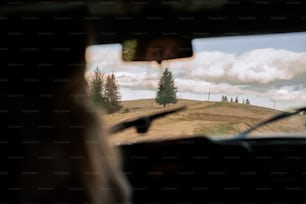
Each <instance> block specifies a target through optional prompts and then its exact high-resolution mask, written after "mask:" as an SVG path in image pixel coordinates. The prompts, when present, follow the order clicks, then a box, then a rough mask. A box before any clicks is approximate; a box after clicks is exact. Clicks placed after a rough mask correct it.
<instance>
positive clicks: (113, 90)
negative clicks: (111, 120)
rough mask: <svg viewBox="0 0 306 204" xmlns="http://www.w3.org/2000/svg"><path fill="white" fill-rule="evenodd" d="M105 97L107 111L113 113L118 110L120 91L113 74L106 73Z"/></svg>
mask: <svg viewBox="0 0 306 204" xmlns="http://www.w3.org/2000/svg"><path fill="white" fill-rule="evenodd" d="M105 98H106V105H107V111H108V112H109V113H114V112H116V111H118V110H120V108H121V106H120V104H119V100H120V98H121V97H120V93H119V84H118V82H117V80H116V78H115V75H114V74H111V75H108V76H107V77H106V82H105Z"/></svg>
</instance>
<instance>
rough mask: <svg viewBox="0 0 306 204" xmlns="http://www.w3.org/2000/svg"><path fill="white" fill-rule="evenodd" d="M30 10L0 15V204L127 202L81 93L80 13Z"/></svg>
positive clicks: (115, 161)
mask: <svg viewBox="0 0 306 204" xmlns="http://www.w3.org/2000/svg"><path fill="white" fill-rule="evenodd" d="M22 6H23V5H22ZM26 6H27V5H25V7H24V8H27V7H26ZM34 8H36V10H35V9H34V12H29V13H27V12H28V11H27V10H26V9H25V11H23V10H22V9H19V10H18V9H16V10H14V9H13V10H12V9H11V10H10V9H6V10H4V12H3V10H2V13H1V28H2V29H1V46H0V47H1V51H0V59H1V60H0V66H1V71H0V73H1V77H0V83H1V84H0V89H1V96H0V120H1V140H0V153H1V154H0V156H1V163H0V164H1V169H0V178H1V182H0V183H1V184H0V186H1V193H0V202H1V203H105V204H112V203H129V187H128V184H127V182H126V180H125V177H124V175H123V173H122V172H121V169H120V168H121V167H120V158H119V154H118V151H117V150H116V149H115V147H112V146H111V145H110V144H109V142H108V139H107V137H108V135H106V134H105V131H104V127H103V122H102V121H101V119H100V116H99V115H98V114H97V113H95V110H94V109H93V108H92V107H91V106H90V105H89V102H88V98H87V94H86V89H87V88H86V80H85V67H86V66H85V60H84V54H85V48H86V46H87V45H88V44H89V43H90V42H89V40H88V35H87V32H86V25H85V24H84V23H82V21H81V20H82V17H81V16H82V15H83V12H85V11H84V10H83V9H79V8H78V9H75V10H73V11H72V12H71V11H70V10H69V8H66V7H64V8H63V9H58V8H55V11H58V12H57V13H53V10H52V8H53V7H52V5H51V6H50V5H47V6H46V7H35V6H34ZM2 9H3V8H2ZM29 10H31V9H29ZM0 12H1V10H0Z"/></svg>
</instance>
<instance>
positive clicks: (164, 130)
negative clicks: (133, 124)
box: [104, 99, 306, 143]
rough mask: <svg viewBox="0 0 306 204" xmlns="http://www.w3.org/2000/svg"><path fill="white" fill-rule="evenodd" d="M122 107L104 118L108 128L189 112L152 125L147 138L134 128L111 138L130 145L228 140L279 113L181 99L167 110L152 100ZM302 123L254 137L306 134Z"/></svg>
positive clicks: (271, 128) (270, 128)
mask: <svg viewBox="0 0 306 204" xmlns="http://www.w3.org/2000/svg"><path fill="white" fill-rule="evenodd" d="M121 105H122V106H123V108H122V109H121V111H120V112H118V113H115V114H111V115H104V122H105V124H106V126H107V127H111V126H112V125H114V124H116V123H118V122H120V121H124V120H128V119H134V118H136V117H138V116H142V115H147V114H150V113H156V112H160V111H162V110H165V109H172V108H175V107H179V106H183V105H186V106H187V107H188V108H187V109H186V110H184V111H182V112H179V113H176V114H172V115H169V116H166V117H165V118H162V119H159V120H157V121H154V122H153V124H152V125H151V127H150V129H149V132H148V133H146V134H137V133H136V131H135V129H134V128H131V129H128V130H125V131H123V132H121V133H117V134H114V135H112V137H111V141H112V142H113V143H133V142H139V141H144V140H157V139H169V138H178V137H190V136H194V135H206V136H210V137H214V136H224V135H226V136H229V137H231V136H233V135H235V134H237V133H238V132H241V131H243V130H246V129H247V128H248V127H250V126H252V125H254V124H256V123H258V122H260V121H262V120H264V119H267V118H269V117H271V116H273V115H275V114H277V113H279V111H278V110H274V109H269V108H264V107H258V106H252V105H245V104H236V103H222V102H203V101H196V100H184V99H181V100H179V101H178V103H177V104H172V105H170V106H169V107H167V108H163V107H161V106H159V105H157V104H156V103H155V102H154V100H153V99H143V100H133V101H124V102H122V103H121ZM305 123H306V116H296V117H292V118H290V119H287V120H283V121H279V122H276V123H273V124H271V125H268V126H265V127H262V128H260V129H258V130H257V131H255V132H254V134H260V133H272V132H277V133H286V132H306V128H305V126H304V124H305Z"/></svg>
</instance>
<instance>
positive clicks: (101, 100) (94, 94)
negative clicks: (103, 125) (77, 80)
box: [89, 67, 106, 108]
mask: <svg viewBox="0 0 306 204" xmlns="http://www.w3.org/2000/svg"><path fill="white" fill-rule="evenodd" d="M89 97H90V99H91V101H92V102H93V104H94V105H96V106H98V107H101V108H105V107H106V98H105V96H104V74H103V73H101V72H100V71H99V69H98V67H97V68H96V69H95V71H94V72H93V74H92V76H91V79H90V80H89Z"/></svg>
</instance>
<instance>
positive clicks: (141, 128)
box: [110, 106, 186, 134]
mask: <svg viewBox="0 0 306 204" xmlns="http://www.w3.org/2000/svg"><path fill="white" fill-rule="evenodd" d="M184 109H186V106H182V107H179V108H176V109H172V110H165V111H162V112H159V113H154V114H152V115H148V116H142V117H139V118H136V119H134V120H131V121H124V122H121V123H118V124H116V125H114V126H112V127H111V129H110V133H111V134H113V133H117V132H120V131H122V130H125V129H127V128H130V127H136V130H137V132H138V133H146V132H147V131H148V129H149V127H150V126H151V123H152V121H153V120H155V119H157V118H161V117H164V116H166V115H168V114H171V113H176V112H179V111H182V110H184Z"/></svg>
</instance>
